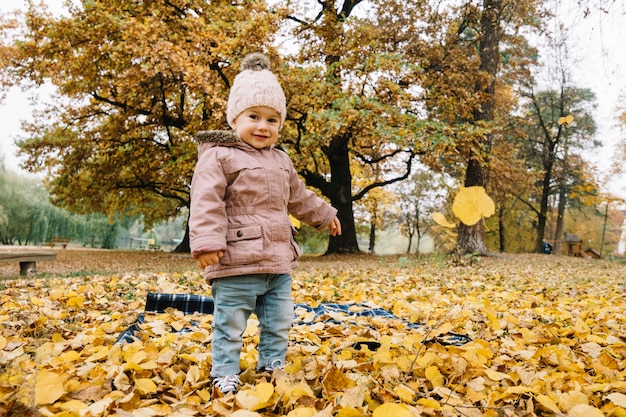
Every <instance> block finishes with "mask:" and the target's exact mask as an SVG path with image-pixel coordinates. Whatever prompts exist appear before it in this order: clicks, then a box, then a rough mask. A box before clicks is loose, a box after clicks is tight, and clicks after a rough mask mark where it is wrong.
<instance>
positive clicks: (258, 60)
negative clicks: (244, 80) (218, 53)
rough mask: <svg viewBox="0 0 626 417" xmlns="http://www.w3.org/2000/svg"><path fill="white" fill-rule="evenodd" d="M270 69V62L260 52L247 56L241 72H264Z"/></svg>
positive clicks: (243, 61)
mask: <svg viewBox="0 0 626 417" xmlns="http://www.w3.org/2000/svg"><path fill="white" fill-rule="evenodd" d="M269 69H270V60H269V58H268V57H267V56H265V55H263V54H262V53H260V52H254V53H251V54H248V55H246V56H245V57H244V58H243V60H242V61H241V69H240V70H241V71H245V70H251V71H263V70H269Z"/></svg>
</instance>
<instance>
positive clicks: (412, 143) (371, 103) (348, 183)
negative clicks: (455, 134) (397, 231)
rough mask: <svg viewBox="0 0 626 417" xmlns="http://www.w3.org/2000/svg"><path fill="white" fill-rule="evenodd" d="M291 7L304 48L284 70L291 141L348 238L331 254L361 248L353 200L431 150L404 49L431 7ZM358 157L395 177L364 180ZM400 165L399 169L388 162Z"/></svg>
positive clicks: (391, 1) (333, 243) (381, 3)
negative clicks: (358, 179)
mask: <svg viewBox="0 0 626 417" xmlns="http://www.w3.org/2000/svg"><path fill="white" fill-rule="evenodd" d="M359 5H363V7H362V8H360V9H359V10H358V13H357V6H359ZM286 6H287V7H290V8H292V9H293V10H292V12H291V13H290V15H289V19H290V20H291V21H292V22H293V26H292V30H291V31H290V34H291V36H292V37H293V39H290V40H293V42H294V43H295V44H296V45H297V46H298V50H297V52H295V53H293V54H292V55H291V56H289V57H288V58H289V59H290V61H291V62H292V63H293V66H291V67H290V68H289V74H285V77H284V78H285V79H286V80H287V82H286V84H285V86H286V88H287V89H289V91H290V93H289V95H290V97H291V98H290V115H291V118H292V121H293V123H292V124H290V125H287V128H286V129H285V131H284V132H283V134H282V136H283V140H284V143H285V144H286V145H287V148H288V150H289V151H290V152H291V153H292V155H293V157H294V161H295V163H296V166H297V168H298V170H299V172H300V173H301V174H302V176H303V178H304V179H305V181H306V183H307V184H308V185H310V186H312V187H315V188H317V189H319V190H320V192H321V193H322V194H323V195H324V196H326V197H328V199H329V200H330V202H331V204H332V205H333V206H335V207H336V208H337V209H338V210H339V218H340V220H341V223H342V235H341V236H336V237H332V238H331V239H330V242H329V247H328V252H329V253H351V252H356V251H358V250H359V248H358V243H357V238H356V229H355V219H354V208H353V203H354V202H358V201H359V200H361V199H363V198H365V196H366V195H367V194H368V193H369V192H370V191H371V190H374V189H376V188H378V187H383V186H386V185H389V184H392V183H394V182H397V181H401V180H404V179H406V178H407V177H408V175H409V173H410V169H411V165H412V162H413V159H414V158H415V156H416V154H418V153H420V152H423V150H424V145H423V141H425V138H426V131H427V125H428V124H429V123H428V122H426V121H425V120H423V119H421V118H419V117H417V115H416V111H415V110H416V109H415V101H416V100H417V96H416V95H415V91H414V90H412V89H414V88H415V81H416V78H415V71H414V70H413V69H412V66H413V65H414V63H415V58H414V57H413V56H412V54H411V53H410V51H406V48H405V47H406V44H407V34H408V33H411V32H412V31H417V30H418V29H417V27H418V24H417V22H418V16H420V15H421V13H422V12H424V10H427V4H426V2H423V3H422V2H420V3H418V4H415V5H413V7H411V8H407V7H406V5H405V3H404V2H400V1H396V0H375V1H367V2H365V1H360V0H357V1H352V0H345V1H341V2H330V1H329V2H312V1H311V2H306V1H305V2H302V1H298V2H289V1H288V2H287V3H286ZM296 65H297V66H296ZM431 139H434V138H431ZM355 161H356V162H355ZM352 163H355V164H360V165H362V166H370V167H371V168H370V171H371V172H372V173H375V172H376V171H377V170H378V171H380V172H382V171H386V173H387V174H386V175H383V176H378V175H370V176H367V177H363V178H362V183H361V184H359V186H356V183H355V181H354V178H353V172H352V171H351V164H352ZM401 164H402V168H398V169H397V170H396V171H393V172H392V171H391V170H388V169H385V167H389V166H390V165H393V166H394V167H396V168H397V167H398V166H400V165H401ZM379 167H383V168H379ZM362 172H366V169H365V168H363V169H362Z"/></svg>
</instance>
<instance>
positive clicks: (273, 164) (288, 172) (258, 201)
mask: <svg viewBox="0 0 626 417" xmlns="http://www.w3.org/2000/svg"><path fill="white" fill-rule="evenodd" d="M197 139H198V142H199V145H198V162H197V164H196V168H195V171H194V174H193V179H192V182H191V211H190V217H189V232H190V245H191V253H192V256H194V257H196V256H198V255H199V254H200V253H202V252H210V251H216V250H222V251H224V256H223V257H222V258H221V259H220V262H219V264H216V265H211V266H209V267H207V268H206V269H205V271H204V275H205V277H206V278H207V279H209V280H210V279H213V278H220V277H225V276H235V275H247V274H258V273H269V274H282V273H290V272H291V270H292V269H293V268H295V267H296V266H297V265H298V261H297V260H298V257H299V256H300V255H301V252H300V249H299V247H298V245H297V244H296V242H295V240H294V237H293V230H292V226H291V221H290V219H289V216H288V214H289V213H291V214H292V215H293V216H294V217H295V218H297V219H299V220H301V221H303V222H305V223H307V224H309V225H311V226H314V227H315V228H317V229H322V228H325V227H328V225H330V224H331V223H332V222H333V219H334V218H335V216H336V214H337V210H336V209H335V208H333V207H332V206H330V205H329V204H327V203H326V202H325V201H324V200H322V199H321V198H319V197H318V196H317V195H316V194H315V193H314V192H312V191H311V190H308V189H307V188H306V187H305V185H304V183H303V182H302V180H300V178H299V177H298V175H297V173H296V171H295V169H294V167H293V164H292V163H291V160H290V159H289V157H288V156H287V154H286V153H285V152H283V151H281V150H279V149H276V148H274V147H271V148H263V149H255V148H254V147H252V146H250V145H248V144H247V143H245V142H244V141H242V140H241V139H240V138H239V136H237V135H236V134H235V133H234V132H230V131H202V132H199V133H198V135H197Z"/></svg>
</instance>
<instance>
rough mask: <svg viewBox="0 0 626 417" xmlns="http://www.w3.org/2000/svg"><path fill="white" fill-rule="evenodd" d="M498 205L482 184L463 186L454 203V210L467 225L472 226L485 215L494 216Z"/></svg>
mask: <svg viewBox="0 0 626 417" xmlns="http://www.w3.org/2000/svg"><path fill="white" fill-rule="evenodd" d="M495 211H496V206H495V204H494V202H493V200H492V199H491V197H489V196H488V195H487V193H486V192H485V189H484V188H483V187H480V186H473V187H461V188H460V190H459V193H458V194H457V196H456V197H455V198H454V202H453V203H452V212H453V213H454V215H455V216H457V217H458V218H459V220H461V222H463V224H465V225H467V226H472V225H474V224H476V223H478V221H479V220H480V219H482V218H483V217H489V216H492V215H493V214H494V213H495Z"/></svg>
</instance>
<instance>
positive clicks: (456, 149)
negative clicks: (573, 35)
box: [414, 1, 545, 253]
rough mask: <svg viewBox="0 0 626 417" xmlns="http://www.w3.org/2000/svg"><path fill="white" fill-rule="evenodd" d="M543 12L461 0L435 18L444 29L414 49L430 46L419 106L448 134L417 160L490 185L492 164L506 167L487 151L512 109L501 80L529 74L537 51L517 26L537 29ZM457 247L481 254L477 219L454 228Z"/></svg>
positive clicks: (534, 5)
mask: <svg viewBox="0 0 626 417" xmlns="http://www.w3.org/2000/svg"><path fill="white" fill-rule="evenodd" d="M544 15H545V13H544V12H543V11H542V10H541V9H540V4H539V3H538V2H524V3H522V2H514V1H483V2H464V3H463V4H461V5H460V6H458V7H456V8H450V9H446V11H445V12H441V13H440V14H439V15H437V16H436V18H437V20H438V21H441V22H446V23H445V24H444V25H443V28H445V30H442V31H440V32H438V33H434V34H432V35H431V36H432V39H430V40H429V42H428V43H429V44H428V45H426V46H421V47H420V49H424V50H430V52H428V53H423V54H421V55H422V56H423V57H424V58H423V60H422V67H423V68H424V72H425V76H424V81H425V83H424V84H423V85H424V88H425V91H426V94H425V106H426V110H427V111H428V114H429V116H430V117H431V118H437V119H438V120H441V121H444V122H445V123H446V125H447V126H448V128H449V129H451V130H452V133H451V135H450V136H451V138H450V140H448V141H443V142H441V144H440V145H439V146H436V147H435V149H434V150H433V151H432V152H431V154H429V155H428V156H427V157H426V158H424V159H423V160H424V161H425V162H426V163H427V164H428V165H429V166H430V167H432V168H433V169H441V170H443V171H444V172H448V173H449V174H450V175H451V176H452V177H453V178H457V179H459V181H460V182H461V184H463V185H465V186H482V187H484V188H487V189H489V188H490V187H489V180H490V179H491V178H494V177H497V176H498V175H499V174H500V173H499V172H496V171H494V169H496V168H498V167H505V166H506V164H493V163H492V160H493V155H492V151H493V149H494V146H495V143H496V141H497V140H499V139H500V138H502V137H503V136H504V133H503V130H504V129H506V128H507V125H508V123H507V120H508V117H509V116H510V114H511V111H512V110H513V107H512V105H511V101H510V100H498V93H499V92H505V94H506V95H509V94H510V92H507V91H509V90H510V88H507V87H506V85H507V84H513V83H515V82H519V81H520V80H521V79H523V78H528V77H529V76H530V72H529V63H532V62H534V61H535V59H536V50H535V49H534V48H530V47H529V46H528V44H527V42H526V40H525V38H524V36H523V35H522V33H523V28H526V29H533V28H534V29H536V28H538V26H539V25H540V24H541V21H542V19H543V17H544ZM423 38H424V36H423V35H422V34H421V33H420V35H419V36H416V38H415V39H414V43H415V44H416V45H421V44H422V42H423V40H422V39H423ZM433 40H434V41H433ZM501 64H502V65H501ZM457 249H458V250H459V251H460V252H469V253H475V252H479V253H485V252H487V250H486V247H485V244H484V223H483V222H478V223H477V224H475V225H473V226H466V225H461V226H460V228H459V233H458V239H457Z"/></svg>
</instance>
